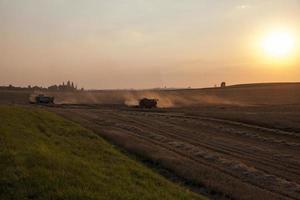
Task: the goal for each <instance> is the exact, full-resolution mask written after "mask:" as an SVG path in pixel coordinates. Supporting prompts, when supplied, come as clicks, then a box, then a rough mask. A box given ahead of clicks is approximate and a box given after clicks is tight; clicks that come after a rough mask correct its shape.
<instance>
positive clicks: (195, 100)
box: [47, 90, 240, 108]
mask: <svg viewBox="0 0 300 200" xmlns="http://www.w3.org/2000/svg"><path fill="white" fill-rule="evenodd" d="M47 95H51V96H54V97H55V103H57V104H119V105H127V106H136V105H138V103H139V100H140V99H142V98H150V99H158V107H160V108H170V107H187V106H197V105H203V104H212V105H214V104H215V105H217V104H218V105H240V103H238V102H235V101H231V100H228V99H224V98H221V97H218V96H216V95H208V94H201V93H197V92H192V91H188V92H187V91H176V90H174V91H146V90H145V91H122V90H121V91H120V90H116V91H90V92H89V91H86V92H76V93H72V92H70V93H62V92H54V93H53V92H52V93H47Z"/></svg>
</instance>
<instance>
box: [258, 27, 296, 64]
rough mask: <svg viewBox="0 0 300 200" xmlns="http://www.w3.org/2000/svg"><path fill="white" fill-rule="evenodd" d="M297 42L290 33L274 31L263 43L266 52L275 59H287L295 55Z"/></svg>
mask: <svg viewBox="0 0 300 200" xmlns="http://www.w3.org/2000/svg"><path fill="white" fill-rule="evenodd" d="M294 46H295V40H294V37H293V35H292V34H291V33H290V32H288V31H273V32H271V33H269V34H267V35H266V36H265V38H264V39H263V41H262V48H263V50H264V52H265V53H266V54H267V55H268V56H271V57H273V58H286V57H288V56H290V55H291V54H292V53H293V50H294Z"/></svg>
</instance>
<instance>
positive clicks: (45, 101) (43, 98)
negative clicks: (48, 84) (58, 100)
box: [30, 94, 54, 104]
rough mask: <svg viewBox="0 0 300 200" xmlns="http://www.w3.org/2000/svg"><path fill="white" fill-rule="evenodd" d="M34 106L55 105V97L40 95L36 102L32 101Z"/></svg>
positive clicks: (35, 99)
mask: <svg viewBox="0 0 300 200" xmlns="http://www.w3.org/2000/svg"><path fill="white" fill-rule="evenodd" d="M30 103H33V104H54V97H51V96H45V95H43V94H39V95H38V96H36V97H35V98H34V101H30Z"/></svg>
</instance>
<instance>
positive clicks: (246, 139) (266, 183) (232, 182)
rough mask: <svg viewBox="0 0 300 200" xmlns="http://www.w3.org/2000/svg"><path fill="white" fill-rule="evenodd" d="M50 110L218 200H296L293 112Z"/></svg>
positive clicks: (299, 191) (298, 176)
mask: <svg viewBox="0 0 300 200" xmlns="http://www.w3.org/2000/svg"><path fill="white" fill-rule="evenodd" d="M51 110H53V111H55V112H57V113H59V114H61V115H63V116H65V117H67V118H69V119H71V120H73V121H76V122H79V123H81V124H82V125H84V126H86V127H88V128H90V129H92V130H93V131H95V132H96V133H97V134H99V135H101V136H103V137H104V138H106V139H107V140H109V141H111V142H112V143H114V144H117V145H118V146H120V147H122V148H123V149H125V150H127V151H129V152H131V153H134V154H136V155H138V156H140V157H141V158H142V159H144V160H145V161H147V162H149V161H150V162H151V163H152V164H155V165H157V166H158V168H162V169H165V170H168V172H169V173H171V174H173V175H174V176H176V177H180V179H181V180H184V181H185V183H186V184H187V185H189V186H192V187H193V189H194V190H195V191H200V192H202V193H206V194H207V193H210V195H212V197H216V198H224V199H300V106H297V105H286V106H266V105H265V106H252V107H245V106H244V107H239V106H224V105H223V106H198V107H196V108H165V109H156V110H150V111H149V110H142V109H136V108H128V107H125V106H121V105H120V106H117V105H111V106H108V105H107V106H105V105H101V106H100V105H99V106H97V105H95V106H84V105H81V106H61V107H58V108H51Z"/></svg>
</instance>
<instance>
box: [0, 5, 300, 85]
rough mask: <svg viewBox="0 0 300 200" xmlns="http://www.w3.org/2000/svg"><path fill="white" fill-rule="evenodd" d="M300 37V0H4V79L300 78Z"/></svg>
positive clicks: (0, 63) (204, 81)
mask: <svg viewBox="0 0 300 200" xmlns="http://www.w3.org/2000/svg"><path fill="white" fill-rule="evenodd" d="M299 36H300V1H299V0H222V1H221V0H0V70H1V71H0V85H8V84H13V85H19V86H27V85H42V86H49V85H51V84H57V83H61V82H62V81H66V80H73V81H75V82H77V83H78V84H79V86H83V87H85V88H89V89H111V88H119V89H121V88H153V87H163V86H167V87H188V86H191V87H208V86H213V85H215V84H220V82H221V81H226V82H227V83H228V84H235V83H251V82H279V81H284V82H286V81H300V47H299V46H300V38H299ZM282 38H283V39H282ZM278 40H280V41H278ZM282 50H284V52H282Z"/></svg>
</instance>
